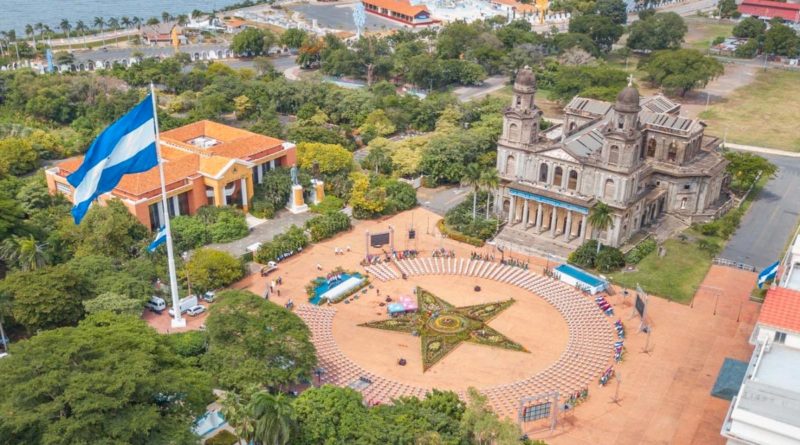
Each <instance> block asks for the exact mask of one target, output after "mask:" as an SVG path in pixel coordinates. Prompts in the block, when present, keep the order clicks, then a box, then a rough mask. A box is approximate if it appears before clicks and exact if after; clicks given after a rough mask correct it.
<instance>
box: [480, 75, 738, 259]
mask: <svg viewBox="0 0 800 445" xmlns="http://www.w3.org/2000/svg"><path fill="white" fill-rule="evenodd" d="M535 95H536V78H535V76H534V74H533V72H532V71H531V70H530V69H529V68H527V67H525V68H524V69H522V70H520V72H519V73H518V74H517V77H516V80H515V83H514V88H513V98H512V102H511V105H510V106H509V107H507V108H506V110H505V112H504V116H503V129H502V134H501V135H500V138H499V140H498V146H497V170H498V173H499V176H500V178H501V187H500V193H498V194H497V196H496V201H495V208H496V209H502V217H503V218H505V219H506V220H507V230H517V231H523V232H525V233H527V234H532V235H534V236H536V237H547V238H548V239H549V240H550V241H555V242H557V243H559V244H562V245H564V246H567V247H575V246H577V245H579V244H580V243H581V242H583V240H585V239H588V238H589V237H590V236H591V230H590V228H589V227H588V223H587V219H588V215H589V212H590V209H591V208H592V207H593V206H594V205H595V204H597V203H598V202H601V201H602V202H604V203H606V204H608V205H609V206H610V207H611V209H612V210H613V216H612V219H613V223H612V225H611V227H610V228H609V229H607V230H605V231H604V232H603V233H600V234H599V239H600V240H601V242H603V243H604V244H607V245H611V246H619V245H621V244H623V243H624V242H625V241H626V240H628V239H629V238H630V237H631V236H632V235H633V234H635V233H636V232H638V231H640V230H642V229H644V228H646V227H648V226H651V225H653V224H657V223H658V222H659V221H660V217H661V216H662V215H664V214H672V215H675V216H676V217H677V218H679V219H681V220H682V221H683V222H685V223H687V224H688V223H691V222H696V221H702V220H706V219H710V218H713V217H714V216H716V215H717V214H718V213H719V211H720V207H721V206H722V205H723V203H724V202H726V201H727V193H726V192H725V188H726V187H725V186H726V181H727V176H726V173H725V166H726V165H727V161H726V160H725V159H724V158H723V157H722V156H721V155H720V154H719V153H718V152H717V148H718V146H719V145H720V140H719V139H717V138H714V137H710V136H707V135H705V134H704V128H705V125H704V124H703V123H702V122H700V121H699V120H696V119H690V118H687V117H682V116H680V105H678V104H676V103H674V102H672V101H670V100H669V99H667V98H666V97H663V96H660V95H657V96H654V97H649V98H642V97H640V96H639V92H638V91H637V90H636V88H634V87H633V86H632V85H630V84H629V85H628V87H626V88H625V89H623V90H622V91H621V92H620V93H619V95H618V96H617V100H616V102H615V103H609V102H603V101H599V100H595V99H587V98H582V97H575V98H574V99H572V101H570V103H569V104H568V105H567V106H566V108H565V109H564V120H563V124H560V125H556V126H554V127H551V128H549V129H547V130H540V122H541V116H542V112H541V111H540V110H539V108H537V107H536V104H535V103H534V99H535Z"/></svg>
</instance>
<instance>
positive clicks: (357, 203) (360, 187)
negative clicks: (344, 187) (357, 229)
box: [350, 172, 386, 218]
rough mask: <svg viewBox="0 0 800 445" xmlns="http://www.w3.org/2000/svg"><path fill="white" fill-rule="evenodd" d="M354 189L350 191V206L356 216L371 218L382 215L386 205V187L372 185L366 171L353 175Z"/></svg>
mask: <svg viewBox="0 0 800 445" xmlns="http://www.w3.org/2000/svg"><path fill="white" fill-rule="evenodd" d="M351 179H352V181H353V189H352V191H351V193H350V206H351V207H352V208H353V216H354V217H356V218H371V217H374V216H376V215H380V214H381V213H382V212H383V210H384V208H385V207H386V189H385V188H384V187H371V185H370V178H369V176H367V175H366V174H364V173H361V172H355V173H353V174H352V175H351Z"/></svg>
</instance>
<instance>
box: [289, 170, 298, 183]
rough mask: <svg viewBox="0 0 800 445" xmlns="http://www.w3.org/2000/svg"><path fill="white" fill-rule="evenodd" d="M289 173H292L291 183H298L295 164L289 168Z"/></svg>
mask: <svg viewBox="0 0 800 445" xmlns="http://www.w3.org/2000/svg"><path fill="white" fill-rule="evenodd" d="M289 173H290V174H291V175H292V185H300V181H298V180H297V166H296V165H292V168H291V170H289Z"/></svg>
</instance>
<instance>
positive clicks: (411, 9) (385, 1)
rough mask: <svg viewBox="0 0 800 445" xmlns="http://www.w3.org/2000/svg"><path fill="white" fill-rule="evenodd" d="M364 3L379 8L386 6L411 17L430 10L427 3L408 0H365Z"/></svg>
mask: <svg viewBox="0 0 800 445" xmlns="http://www.w3.org/2000/svg"><path fill="white" fill-rule="evenodd" d="M362 3H368V4H370V5H374V6H377V7H379V8H386V9H388V10H390V11H394V12H397V13H400V14H403V15H407V16H410V17H416V16H417V14H419V13H421V12H428V13H429V11H428V7H427V6H425V5H412V4H411V3H410V2H408V1H407V0H363V1H362Z"/></svg>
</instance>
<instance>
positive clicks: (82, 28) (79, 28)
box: [75, 20, 89, 46]
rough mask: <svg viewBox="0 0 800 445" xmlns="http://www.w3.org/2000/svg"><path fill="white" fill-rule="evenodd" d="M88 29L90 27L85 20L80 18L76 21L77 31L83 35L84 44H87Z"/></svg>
mask: <svg viewBox="0 0 800 445" xmlns="http://www.w3.org/2000/svg"><path fill="white" fill-rule="evenodd" d="M88 29H89V28H88V27H87V26H86V23H83V20H78V21H77V22H76V23H75V32H77V33H79V34H80V35H81V37H83V46H87V45H86V31H87V30H88Z"/></svg>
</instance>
